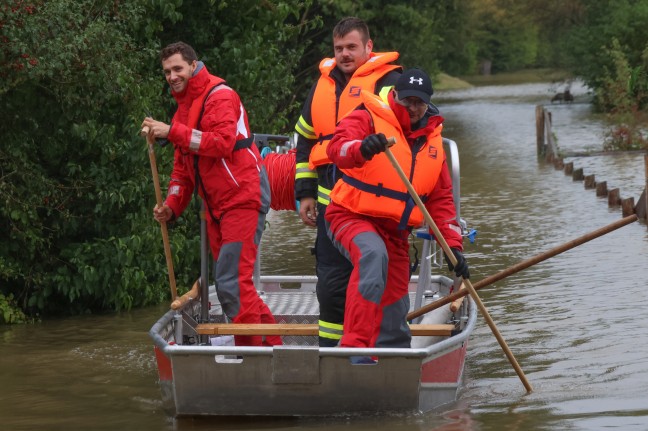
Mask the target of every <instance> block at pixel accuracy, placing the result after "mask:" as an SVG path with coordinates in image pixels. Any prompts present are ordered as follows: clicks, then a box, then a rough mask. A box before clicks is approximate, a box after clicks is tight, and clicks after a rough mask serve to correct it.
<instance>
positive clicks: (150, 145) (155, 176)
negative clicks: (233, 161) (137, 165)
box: [140, 126, 178, 301]
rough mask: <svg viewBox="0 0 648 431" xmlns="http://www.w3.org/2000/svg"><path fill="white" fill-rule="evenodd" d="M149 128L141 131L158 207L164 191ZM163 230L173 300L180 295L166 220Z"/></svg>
mask: <svg viewBox="0 0 648 431" xmlns="http://www.w3.org/2000/svg"><path fill="white" fill-rule="evenodd" d="M149 131H150V130H149V128H148V127H147V126H144V127H143V128H142V130H141V131H140V136H146V143H147V144H148V153H149V160H150V162H151V175H152V176H153V185H154V186H155V200H156V202H157V205H158V207H161V206H162V191H161V190H160V178H159V177H158V170H157V163H156V161H155V148H154V144H155V137H154V136H153V135H152V134H151V133H149ZM160 229H161V230H162V242H163V243H164V255H165V257H166V263H167V270H168V272H169V285H170V286H171V301H175V299H176V297H177V296H178V291H177V290H176V281H175V274H174V273H173V259H172V258H171V244H170V243H169V232H168V230H167V225H166V222H165V221H162V222H160Z"/></svg>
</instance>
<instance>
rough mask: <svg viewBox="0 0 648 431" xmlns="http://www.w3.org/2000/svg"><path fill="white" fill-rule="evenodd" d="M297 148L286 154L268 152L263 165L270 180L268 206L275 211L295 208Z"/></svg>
mask: <svg viewBox="0 0 648 431" xmlns="http://www.w3.org/2000/svg"><path fill="white" fill-rule="evenodd" d="M296 153H297V150H295V149H292V150H290V151H289V152H288V153H287V154H278V153H268V154H267V155H266V156H265V158H264V159H263V165H264V166H265V168H266V171H267V172H268V179H269V180H270V196H271V201H270V208H272V209H273V210H276V211H280V210H292V211H294V210H296V209H297V207H296V205H295V159H296Z"/></svg>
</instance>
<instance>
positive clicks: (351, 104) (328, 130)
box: [308, 52, 401, 169]
mask: <svg viewBox="0 0 648 431" xmlns="http://www.w3.org/2000/svg"><path fill="white" fill-rule="evenodd" d="M396 59H398V53H397V52H382V53H371V57H370V58H369V60H368V61H367V62H366V63H365V64H363V65H362V66H360V67H359V68H358V69H357V70H356V71H355V73H354V74H353V76H351V79H349V82H347V85H346V87H344V90H342V93H341V94H340V99H339V100H336V94H335V80H334V79H333V78H331V76H330V75H331V72H332V71H333V69H334V68H335V66H336V62H335V59H334V58H325V59H324V60H322V61H321V62H320V65H319V69H320V72H321V76H320V78H319V81H317V86H316V88H315V93H314V94H313V101H312V103H311V118H312V121H313V129H314V131H315V134H316V135H317V143H316V144H315V145H314V146H313V149H312V150H311V153H310V157H309V159H308V165H309V168H310V169H315V168H316V167H317V166H321V165H325V164H328V163H331V160H330V159H329V158H328V156H327V155H326V147H327V146H328V143H329V141H330V140H331V138H332V137H333V132H334V131H335V126H336V125H337V123H338V121H340V120H341V119H342V118H344V117H345V116H346V115H348V114H349V112H351V111H353V110H354V109H355V108H357V107H358V105H360V92H361V91H362V90H368V91H371V92H373V91H375V87H376V82H377V81H378V80H379V79H380V78H382V77H383V76H385V75H386V74H387V73H389V72H391V71H392V70H395V69H400V68H401V66H398V65H395V64H388V63H391V62H393V61H396Z"/></svg>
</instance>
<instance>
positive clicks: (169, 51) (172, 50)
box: [160, 42, 198, 63]
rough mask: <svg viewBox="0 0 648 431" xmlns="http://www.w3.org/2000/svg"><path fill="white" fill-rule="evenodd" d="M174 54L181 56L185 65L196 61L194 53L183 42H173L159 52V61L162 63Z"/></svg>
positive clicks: (196, 57)
mask: <svg viewBox="0 0 648 431" xmlns="http://www.w3.org/2000/svg"><path fill="white" fill-rule="evenodd" d="M174 54H180V55H182V59H183V60H184V61H186V62H187V63H193V61H194V60H198V56H197V55H196V51H194V49H193V48H192V47H191V46H190V45H188V44H186V43H184V42H174V43H171V44H169V45H167V46H165V47H164V48H162V51H160V61H164V60H166V59H167V58H169V57H171V56H172V55H174Z"/></svg>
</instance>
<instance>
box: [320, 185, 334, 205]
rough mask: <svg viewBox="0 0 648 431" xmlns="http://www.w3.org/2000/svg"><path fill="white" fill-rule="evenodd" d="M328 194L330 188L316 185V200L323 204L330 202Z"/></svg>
mask: <svg viewBox="0 0 648 431" xmlns="http://www.w3.org/2000/svg"><path fill="white" fill-rule="evenodd" d="M330 194H331V190H329V189H327V188H326V187H323V186H320V185H318V186H317V202H319V203H321V204H323V205H328V204H330V203H331V197H330V196H329V195H330Z"/></svg>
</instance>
